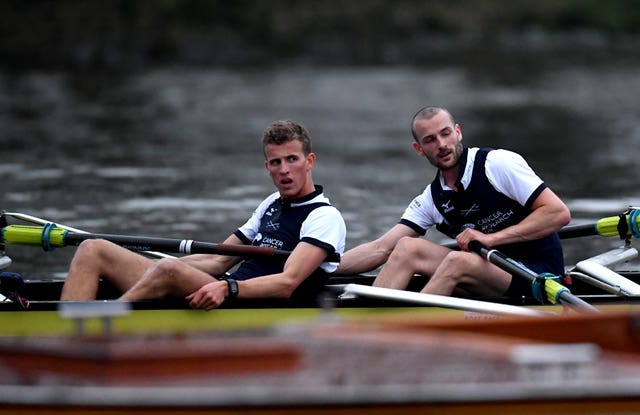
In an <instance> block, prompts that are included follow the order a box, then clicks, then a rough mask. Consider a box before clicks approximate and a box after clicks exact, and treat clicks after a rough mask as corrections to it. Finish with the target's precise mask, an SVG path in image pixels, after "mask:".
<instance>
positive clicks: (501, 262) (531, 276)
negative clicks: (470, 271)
mask: <svg viewBox="0 0 640 415" xmlns="http://www.w3.org/2000/svg"><path fill="white" fill-rule="evenodd" d="M469 249H470V250H471V251H473V252H475V253H477V254H478V255H480V256H481V257H483V258H485V259H486V260H487V261H489V262H490V263H492V264H494V265H496V266H498V267H500V268H501V269H503V270H504V271H507V272H508V273H510V274H511V275H512V276H513V277H514V278H522V279H525V280H526V281H527V283H528V284H530V285H533V283H534V282H535V281H536V279H537V278H538V277H539V275H538V274H537V273H535V272H534V271H532V270H530V269H529V268H527V267H526V266H524V265H523V264H521V263H520V262H518V261H515V260H513V259H511V258H509V257H507V256H506V255H504V254H503V253H501V252H499V251H497V250H495V249H489V248H487V247H486V246H484V245H482V244H481V243H480V242H478V241H471V242H470V243H469ZM547 284H549V285H548V286H547ZM554 284H555V285H556V286H557V287H560V288H561V287H562V286H561V285H560V284H558V283H557V282H555V281H552V280H549V281H545V291H546V292H547V293H549V292H552V293H556V292H558V295H557V300H558V301H559V302H560V303H562V304H565V305H567V306H569V307H571V308H573V309H575V310H577V311H586V312H591V313H593V312H598V310H597V309H596V308H595V307H593V306H592V305H591V304H589V303H587V302H586V301H583V300H581V299H580V298H578V297H576V296H575V295H573V294H571V293H570V292H569V291H568V290H560V291H558V290H555V287H554Z"/></svg>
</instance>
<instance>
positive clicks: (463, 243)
mask: <svg viewBox="0 0 640 415" xmlns="http://www.w3.org/2000/svg"><path fill="white" fill-rule="evenodd" d="M474 240H475V241H478V242H480V243H482V245H484V246H486V247H488V248H491V247H492V246H493V243H494V242H493V237H492V236H491V235H488V234H486V233H482V232H480V231H476V230H475V229H469V228H467V229H465V230H463V231H462V232H460V233H459V234H458V236H456V242H457V243H458V246H459V247H460V249H461V250H463V251H469V242H471V241H474Z"/></svg>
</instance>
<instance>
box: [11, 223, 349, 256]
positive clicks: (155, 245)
mask: <svg viewBox="0 0 640 415" xmlns="http://www.w3.org/2000/svg"><path fill="white" fill-rule="evenodd" d="M87 239H104V240H107V241H110V242H112V243H114V244H116V245H120V246H122V247H123V248H127V249H129V250H131V251H149V250H152V249H153V250H157V251H162V252H173V253H180V254H219V255H231V256H243V257H252V256H271V257H286V256H288V255H290V254H291V251H286V250H282V249H275V248H271V247H264V246H250V245H234V244H217V243H212V242H202V241H194V240H191V239H171V238H155V237H148V236H127V235H111V234H99V233H86V232H85V233H78V232H70V231H68V230H65V229H61V228H55V227H47V226H45V227H42V226H24V225H10V226H7V227H5V228H3V229H2V233H1V238H0V242H6V243H8V244H14V245H36V246H43V247H45V248H49V249H50V248H61V247H64V246H77V245H79V244H80V243H81V242H82V241H85V240H87ZM339 260H340V257H339V255H338V254H336V253H333V254H330V255H328V256H327V261H339Z"/></svg>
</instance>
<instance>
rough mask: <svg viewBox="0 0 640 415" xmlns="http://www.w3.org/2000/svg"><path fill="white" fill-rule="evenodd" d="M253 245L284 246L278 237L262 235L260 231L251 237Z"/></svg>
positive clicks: (277, 247)
mask: <svg viewBox="0 0 640 415" xmlns="http://www.w3.org/2000/svg"><path fill="white" fill-rule="evenodd" d="M253 242H254V246H266V247H269V248H275V249H282V247H283V246H284V242H283V241H281V240H280V239H276V238H270V237H266V238H265V237H263V236H262V233H258V234H257V235H256V237H255V238H253Z"/></svg>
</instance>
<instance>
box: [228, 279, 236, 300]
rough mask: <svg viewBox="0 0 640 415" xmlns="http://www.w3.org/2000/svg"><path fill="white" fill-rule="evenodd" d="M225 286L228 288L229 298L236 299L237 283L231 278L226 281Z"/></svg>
mask: <svg viewBox="0 0 640 415" xmlns="http://www.w3.org/2000/svg"><path fill="white" fill-rule="evenodd" d="M226 281H227V286H229V297H230V298H236V297H237V296H238V281H236V280H233V279H231V278H229V279H227V280H226Z"/></svg>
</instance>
